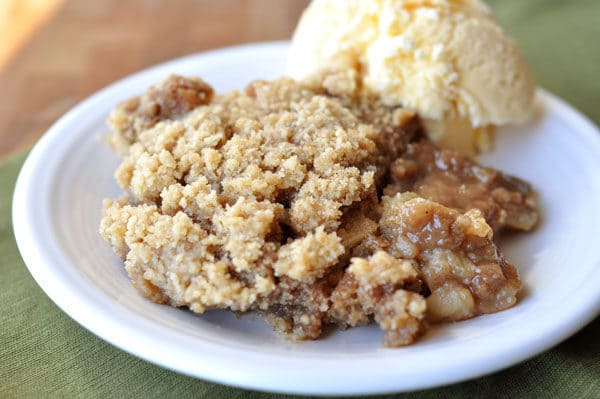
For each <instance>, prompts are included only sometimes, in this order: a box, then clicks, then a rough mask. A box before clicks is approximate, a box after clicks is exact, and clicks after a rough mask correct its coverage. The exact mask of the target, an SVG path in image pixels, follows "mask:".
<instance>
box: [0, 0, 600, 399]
mask: <svg viewBox="0 0 600 399" xmlns="http://www.w3.org/2000/svg"><path fill="white" fill-rule="evenodd" d="M491 4H492V6H493V7H494V9H495V10H496V12H497V14H498V18H499V19H500V21H501V22H502V24H503V25H504V27H505V28H506V30H507V31H509V32H510V33H511V34H513V35H514V36H516V37H517V38H518V39H519V41H520V43H521V44H522V47H523V48H524V50H525V52H526V54H527V55H528V57H529V59H530V61H531V64H532V65H533V67H534V69H535V71H536V74H537V77H538V81H539V83H540V84H541V85H542V86H544V87H546V88H548V89H550V90H551V91H553V92H555V93H556V94H558V95H559V96H561V97H563V98H565V99H566V100H567V101H569V102H570V103H572V104H573V105H575V106H576V107H577V108H579V109H580V110H582V111H583V112H584V113H586V114H587V115H588V116H589V117H591V118H592V119H593V120H594V121H595V122H596V124H599V123H600V0H496V1H492V2H491ZM225 28H226V27H224V29H225ZM598 155H599V156H600V154H598ZM23 159H24V155H20V156H17V157H14V158H12V159H9V160H7V161H4V162H2V163H1V164H0V276H1V277H0V398H5V397H19V398H20V397H36V398H37V397H40V398H41V397H86V398H87V397H99V398H106V397H115V398H121V397H144V398H146V397H182V398H184V397H185V398H187V397H206V398H241V397H244V398H246V397H251V398H254V397H268V398H280V397H285V395H274V394H261V393H257V392H249V391H244V390H239V389H234V388H229V387H225V386H221V385H217V384H213V383H209V382H205V381H201V380H195V379H192V378H188V377H184V376H181V375H178V374H176V373H173V372H171V371H167V370H163V369H161V368H159V367H156V366H153V365H151V364H149V363H146V362H144V361H142V360H139V359H137V358H134V357H133V356H130V355H128V354H126V353H125V352H122V351H120V350H118V349H116V348H114V347H112V346H111V345H109V344H107V343H105V342H104V341H102V340H100V339H99V338H96V337H95V336H94V335H92V334H91V333H89V332H88V331H86V330H84V329H83V328H81V327H80V326H79V325H77V324H76V323H75V322H74V321H72V320H71V319H70V318H69V317H68V316H66V315H65V314H64V313H62V312H61V311H60V310H59V309H58V308H57V307H56V306H55V305H54V304H53V303H52V302H51V301H50V300H49V299H48V298H47V297H46V296H45V294H44V293H43V292H42V290H41V289H40V288H39V287H38V286H37V285H36V283H35V282H34V281H33V279H32V278H31V276H30V275H29V272H28V271H27V269H26V268H25V265H24V264H23V261H22V260H21V257H20V256H19V253H18V251H17V247H16V245H15V241H14V238H13V233H12V227H11V220H10V208H11V195H12V188H13V185H14V181H15V179H16V175H17V172H18V169H19V167H20V165H21V164H22V162H23ZM599 178H600V177H599ZM590 250H597V249H596V248H593V249H590ZM598 288H599V289H600V285H599V287H598ZM324 378H327V376H324ZM455 396H456V397H463V396H464V397H484V396H485V397H511V398H537V397H544V398H545V397H549V398H569V399H570V398H600V318H598V319H596V320H595V321H594V322H592V323H591V324H590V325H588V326H587V327H586V328H585V329H584V330H583V331H581V332H580V333H578V334H577V335H575V336H574V337H573V338H571V339H569V340H568V341H566V342H565V343H563V344H561V345H559V346H558V347H556V348H554V349H552V350H550V351H549V352H546V353H544V354H542V355H540V356H538V357H536V358H534V359H532V360H529V361H527V362H525V363H522V364H520V365H518V366H515V367H512V368H510V369H508V370H505V371H501V372H499V373H496V374H494V375H491V376H488V377H484V378H480V379H477V380H474V381H469V382H465V383H462V384H457V385H452V386H449V387H444V388H439V389H434V390H429V391H424V392H417V393H412V394H405V395H397V397H400V398H446V397H455Z"/></svg>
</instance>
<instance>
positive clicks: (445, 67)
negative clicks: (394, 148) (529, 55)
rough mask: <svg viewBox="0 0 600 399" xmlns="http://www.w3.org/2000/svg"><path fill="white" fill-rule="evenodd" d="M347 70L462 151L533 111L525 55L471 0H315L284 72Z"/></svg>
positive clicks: (301, 75)
mask: <svg viewBox="0 0 600 399" xmlns="http://www.w3.org/2000/svg"><path fill="white" fill-rule="evenodd" d="M348 68H351V69H354V70H356V71H357V72H358V73H359V75H360V76H361V78H362V84H363V86H364V88H365V89H367V90H370V91H373V92H375V93H377V94H379V95H380V96H381V98H382V100H383V101H384V102H385V103H386V104H389V105H403V106H405V107H407V108H410V109H413V110H415V111H417V112H418V113H419V114H420V116H421V117H422V118H423V119H424V123H425V126H426V128H427V129H428V131H429V133H430V135H431V136H432V138H433V139H434V140H436V141H438V142H442V143H444V144H450V145H454V146H455V147H459V149H462V150H464V151H466V152H472V151H471V150H472V149H473V148H469V146H471V147H473V145H475V146H478V147H480V149H481V147H486V145H487V144H489V143H490V132H491V130H492V128H493V126H495V125H504V124H508V123H518V122H523V121H525V120H526V119H528V118H529V116H530V114H531V112H532V108H533V97H534V92H535V83H534V79H533V76H532V73H531V71H530V69H529V67H528V65H527V62H526V60H525V58H524V56H523V55H522V53H521V51H520V50H519V47H518V46H517V44H516V43H515V41H513V40H512V39H511V38H509V37H508V36H507V35H505V34H504V32H503V31H502V29H501V28H500V27H499V26H498V24H497V23H496V21H495V19H494V17H493V15H492V13H491V11H490V9H489V8H488V7H487V6H486V5H485V4H483V3H482V2H480V1H478V0H344V1H340V0H313V1H312V3H311V4H310V6H309V7H308V8H307V9H306V10H305V12H304V14H303V16H302V18H301V19H300V22H299V24H298V26H297V28H296V32H295V33H294V37H293V40H292V47H291V51H290V57H289V64H288V72H289V73H290V75H291V76H292V77H295V78H297V79H307V78H310V77H311V76H313V75H315V74H317V73H319V72H320V71H322V70H331V69H348Z"/></svg>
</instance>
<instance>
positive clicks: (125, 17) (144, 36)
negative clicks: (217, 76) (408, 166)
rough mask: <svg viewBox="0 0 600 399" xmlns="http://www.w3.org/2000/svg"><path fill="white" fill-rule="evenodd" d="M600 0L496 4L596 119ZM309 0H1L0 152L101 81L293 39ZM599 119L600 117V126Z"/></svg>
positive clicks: (559, 87)
mask: <svg viewBox="0 0 600 399" xmlns="http://www.w3.org/2000/svg"><path fill="white" fill-rule="evenodd" d="M599 1H600V0H569V1H565V0H488V3H490V5H491V6H492V8H494V10H495V11H496V13H497V17H498V19H499V21H500V23H501V25H502V26H503V27H504V28H505V30H506V31H508V32H509V33H510V34H511V35H513V36H515V37H516V38H517V40H518V41H519V43H520V44H521V46H522V47H523V50H524V51H525V53H526V55H527V56H528V58H529V60H530V62H531V64H532V66H533V69H534V71H535V73H536V76H537V79H538V82H539V83H540V84H541V85H542V86H544V87H547V88H548V89H550V90H551V91H554V92H555V93H556V94H558V95H560V96H563V97H565V99H566V100H567V101H569V102H571V103H572V104H573V105H575V106H576V107H578V108H579V109H581V110H582V111H583V112H584V113H587V114H588V115H590V116H592V115H594V114H596V115H597V111H596V108H597V104H600V90H598V89H597V87H598V85H597V84H595V83H592V82H596V81H598V78H597V73H598V66H599V65H600V46H599V45H598V39H600V34H599V28H598V26H600V23H599V21H600V15H597V13H594V12H586V11H585V10H588V9H591V10H598V7H597V5H598V4H597V3H598V2H599ZM308 3H309V0H0V38H1V40H0V88H1V90H2V96H0V157H2V156H5V155H8V154H11V153H15V152H17V151H20V150H22V149H24V148H28V147H29V146H30V145H31V144H32V143H33V142H34V141H35V140H37V138H39V136H40V135H41V134H42V133H43V132H44V131H45V130H46V129H47V128H48V127H49V126H50V125H51V124H52V122H54V121H55V120H56V119H57V118H58V117H59V116H60V115H62V114H63V113H64V112H66V111H67V110H68V109H69V108H70V107H72V106H73V105H74V104H75V103H77V102H78V101H80V100H81V99H83V98H85V97H86V96H88V95H90V94H91V93H93V92H94V91H96V90H98V89H100V88H101V87H103V86H105V85H107V84H109V83H111V82H113V81H115V80H117V79H119V78H122V77H124V76H126V75H128V74H130V73H132V72H135V71H137V70H139V69H142V68H145V67H148V66H150V65H153V64H156V63H159V62H161V61H165V60H168V59H171V58H174V57H177V56H181V55H185V54H189V53H194V52H198V51H203V50H206V49H210V48H216V47H223V46H228V45H233V44H239V43H246V42H255V41H264V40H279V39H287V38H289V37H290V35H291V33H292V31H293V29H294V26H295V24H296V21H297V19H298V17H299V15H300V13H301V12H302V9H303V8H304V7H306V5H307V4H308ZM598 122H599V121H598V120H596V123H598Z"/></svg>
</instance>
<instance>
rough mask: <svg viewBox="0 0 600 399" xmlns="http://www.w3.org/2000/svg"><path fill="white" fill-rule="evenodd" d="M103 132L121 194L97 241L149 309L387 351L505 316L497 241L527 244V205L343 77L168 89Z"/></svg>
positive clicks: (509, 293) (507, 180)
mask: <svg viewBox="0 0 600 399" xmlns="http://www.w3.org/2000/svg"><path fill="white" fill-rule="evenodd" d="M109 124H110V127H111V130H112V134H111V136H110V142H111V144H112V146H113V147H114V148H115V149H116V151H117V152H118V154H119V155H120V156H121V157H122V162H121V165H120V166H119V167H118V169H117V171H116V174H115V177H116V179H117V181H118V183H119V184H120V185H121V186H122V187H123V189H124V190H125V191H126V193H127V195H126V196H124V197H122V198H120V199H116V200H105V202H104V209H103V216H102V221H101V226H100V232H101V234H102V236H103V237H104V238H105V239H106V240H107V241H108V242H109V243H110V244H111V245H112V247H113V248H114V251H115V252H116V253H117V254H118V255H119V256H121V258H122V259H123V261H124V265H125V269H126V270H127V273H128V274H129V276H130V277H131V281H132V283H133V285H134V286H135V287H136V288H137V289H138V290H139V291H140V292H141V293H142V294H143V295H144V296H145V297H147V298H148V299H150V300H152V301H154V302H157V303H162V304H169V305H171V306H177V307H187V308H189V309H190V310H192V311H194V312H197V313H203V312H205V311H207V310H211V309H229V310H231V311H234V312H246V311H256V312H258V313H260V314H261V315H263V316H264V318H265V320H266V321H267V322H268V323H270V324H271V325H272V327H273V328H274V329H275V330H276V331H277V332H279V333H281V334H282V335H284V336H286V337H288V338H291V339H296V340H301V339H316V338H318V337H319V336H320V335H321V334H322V332H323V329H324V327H325V326H326V325H337V326H340V327H342V328H347V327H352V326H357V325H364V324H367V323H371V322H373V321H374V322H376V323H377V324H378V325H379V326H380V327H381V329H382V330H384V332H385V333H384V334H385V335H384V338H383V342H384V344H385V345H386V346H389V347H396V346H401V345H407V344H410V343H412V342H413V341H414V340H415V339H417V338H418V337H419V336H420V335H421V334H422V333H423V332H425V331H426V329H427V325H428V324H429V323H436V322H445V321H455V320H462V319H466V318H470V317H474V316H477V315H480V314H484V313H491V312H496V311H499V310H503V309H506V308H508V307H510V306H512V305H514V304H515V303H516V301H517V294H518V292H519V290H520V288H521V284H520V280H519V277H518V274H517V271H516V269H515V267H514V266H513V265H511V264H510V263H508V262H507V261H506V260H505V259H504V257H503V256H502V254H501V253H500V252H499V250H498V247H497V246H496V244H495V242H494V238H495V237H496V236H497V235H498V234H500V233H502V232H503V231H505V230H524V231H528V230H530V229H532V228H533V227H534V225H535V224H536V222H537V217H538V216H537V211H536V197H535V193H534V191H533V190H532V189H531V187H530V186H529V185H528V184H527V183H525V182H523V181H522V180H519V179H518V178H515V177H511V176H506V175H504V174H502V173H500V172H498V171H495V170H492V169H489V168H485V167H482V166H480V165H477V164H476V163H475V162H473V161H471V160H469V159H467V158H465V157H463V156H461V155H460V154H458V153H456V152H453V151H451V150H446V149H440V148H437V147H436V146H435V145H434V144H432V143H431V142H429V141H428V140H427V139H426V138H425V135H424V134H423V131H422V128H421V125H420V121H419V118H418V116H417V115H415V114H414V113H413V112H410V111H407V110H405V109H403V108H399V107H389V106H386V105H384V104H383V103H381V102H380V101H379V100H378V99H377V98H376V97H373V96H370V95H368V94H365V93H364V91H363V90H361V88H360V87H359V80H358V79H356V77H355V76H354V75H353V74H352V73H331V74H328V75H324V76H323V77H322V78H321V79H319V80H318V81H311V82H304V83H300V82H296V81H294V80H292V79H288V78H282V79H279V80H275V81H269V82H267V81H256V82H253V83H251V84H249V85H248V86H247V87H246V89H245V91H244V92H237V91H235V92H232V93H229V94H225V95H216V94H215V93H214V91H213V89H212V88H211V87H210V86H209V85H208V84H207V83H205V82H204V81H202V80H201V79H198V78H184V77H180V76H171V77H169V78H168V79H166V80H165V81H163V82H162V83H160V84H158V85H156V86H153V87H151V88H149V89H148V90H147V91H146V92H145V93H143V94H142V95H141V96H139V97H135V98H133V99H130V100H128V101H126V102H124V103H122V104H120V105H119V106H118V107H117V108H116V109H115V110H114V111H113V112H112V113H111V115H110V117H109Z"/></svg>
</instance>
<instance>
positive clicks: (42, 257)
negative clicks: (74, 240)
mask: <svg viewBox="0 0 600 399" xmlns="http://www.w3.org/2000/svg"><path fill="white" fill-rule="evenodd" d="M288 46H289V42H288V41H275V42H258V43H249V44H244V45H238V46H231V47H225V48H220V49H215V50H210V51H206V52H199V53H195V54H190V55H186V56H183V57H179V58H176V59H173V60H170V61H166V62H163V63H160V64H158V65H155V66H152V67H149V68H146V69H143V70H141V71H139V72H136V73H134V74H131V75H129V76H126V77H124V78H122V79H120V80H118V81H116V82H114V83H112V84H111V85H109V86H107V87H105V88H103V89H101V90H99V91H98V92H96V93H94V94H92V95H91V96H89V97H87V98H86V99H84V100H83V101H81V102H80V103H78V104H77V105H76V106H74V107H73V108H71V109H70V110H69V111H68V112H67V113H65V114H64V115H63V116H62V117H61V118H60V119H58V120H57V121H56V122H55V123H54V124H53V125H52V126H51V127H50V128H49V129H48V130H47V131H46V133H45V134H44V135H43V136H42V138H41V139H40V140H39V141H38V142H37V143H36V145H35V146H34V148H33V149H32V150H31V152H30V153H29V154H28V156H27V159H26V161H25V163H24V164H23V166H22V168H21V171H20V172H19V175H18V178H17V182H16V185H15V191H14V194H13V208H12V223H13V230H14V234H15V238H16V242H17V246H18V248H19V251H20V253H21V256H22V258H23V260H24V262H25V265H26V266H27V268H28V270H29V272H30V273H31V275H32V276H33V278H34V279H35V281H36V282H37V284H38V285H39V286H40V287H41V288H42V290H43V291H44V292H45V293H46V295H48V297H49V298H50V299H51V300H52V301H53V302H54V303H55V304H57V305H58V307H59V308H60V309H61V310H62V311H63V312H65V313H66V314H67V315H69V317H71V318H72V319H73V320H75V321H76V322H77V323H78V324H80V325H81V326H83V327H84V328H85V329H87V330H88V331H90V332H92V333H93V334H94V335H96V336H98V337H100V338H101V339H103V340H104V341H106V342H108V343H110V344H111V345H113V346H116V347H117V348H119V349H121V350H124V351H126V352H128V353H130V354H132V355H134V356H136V357H140V358H142V359H144V360H146V361H149V362H151V363H153V364H155V365H158V366H161V367H163V368H167V369H170V370H173V371H176V372H179V373H182V374H185V375H188V376H192V377H196V378H202V379H206V380H210V381H213V382H217V383H221V384H226V385H232V386H236V387H240V388H246V389H258V390H262V391H270V392H285V393H293V394H320V395H339V394H344V395H361V394H385V393H392V392H403V391H411V390H418V389H427V388H433V387H437V386H441V385H446V384H449V383H454V382H459V381H464V380H467V379H472V378H476V377H480V376H482V375H486V374H489V373H492V372H496V371H499V370H501V369H504V368H507V367H509V366H512V365H514V364H517V363H520V362H522V361H524V360H526V359H528V358H531V357H533V356H535V355H537V354H539V353H541V352H543V351H545V350H547V349H549V348H551V347H553V346H555V345H557V344H558V343H560V342H562V341H563V340H565V339H567V338H568V337H570V336H571V335H573V334H575V333H576V332H577V331H579V330H580V329H581V328H582V327H584V326H585V325H586V324H587V323H589V322H590V321H591V320H592V319H593V318H595V317H596V316H597V314H598V313H600V292H598V294H597V295H596V297H595V302H596V303H595V304H594V303H589V306H588V308H587V309H586V310H585V311H583V310H582V311H581V312H580V314H577V315H576V316H577V317H573V318H572V320H570V321H571V323H570V327H569V328H562V329H559V328H557V329H556V331H553V332H552V334H550V338H548V334H546V337H547V338H546V339H545V340H544V341H543V343H537V345H530V346H529V347H528V350H523V351H521V352H520V353H519V354H517V355H515V354H512V355H510V356H508V355H506V356H504V357H503V358H502V359H499V360H498V361H496V362H494V363H493V366H491V365H489V364H485V362H484V363H481V362H479V363H477V362H475V364H471V367H464V368H463V369H462V370H461V372H453V373H452V372H451V373H448V374H447V375H445V376H442V377H441V378H439V376H438V378H432V379H430V380H429V381H427V383H425V384H423V383H417V384H415V383H413V384H412V385H411V384H403V385H402V384H400V385H402V386H397V387H395V388H394V387H393V386H391V385H388V386H386V387H380V385H378V384H375V385H373V384H371V385H370V386H368V384H367V385H364V386H363V387H361V388H356V387H352V386H348V387H344V386H342V387H338V389H335V387H331V386H328V387H324V388H320V387H319V386H317V385H316V384H314V382H313V384H312V385H311V387H310V388H307V387H306V386H304V387H303V386H300V387H297V386H292V387H289V386H288V387H284V386H283V385H282V383H281V382H279V383H278V382H275V384H271V385H269V384H265V383H264V381H259V380H260V379H256V380H253V379H251V378H248V376H244V375H243V373H239V372H238V373H234V372H232V371H231V370H226V372H223V371H221V372H215V370H214V369H212V368H210V367H209V368H207V367H204V370H200V371H199V370H195V371H191V370H190V369H189V368H186V367H185V366H183V367H182V366H181V365H176V364H171V363H170V362H169V361H164V358H161V354H162V355H165V353H163V352H164V350H162V352H161V351H159V352H157V353H159V355H158V356H157V355H151V354H148V353H145V352H144V351H143V350H142V349H140V347H143V345H145V344H155V343H154V342H153V340H152V338H146V339H145V340H141V341H143V342H137V343H136V342H131V341H132V340H131V339H128V340H125V341H124V340H123V339H122V336H123V332H130V331H129V328H130V327H131V325H132V323H131V320H115V319H114V317H111V315H107V314H106V313H108V312H107V310H106V309H104V314H102V315H101V316H102V317H90V316H89V315H86V314H89V313H90V310H97V308H95V307H94V306H92V305H90V304H89V303H88V302H86V300H81V296H80V295H75V292H76V291H70V288H72V285H71V284H73V281H71V282H70V283H69V282H68V281H62V280H61V279H60V278H58V277H56V276H53V275H52V263H53V259H52V258H51V257H49V256H48V255H49V253H48V251H49V250H48V249H45V250H42V249H40V247H39V246H38V243H36V242H35V239H34V235H35V230H36V228H39V226H36V225H35V221H32V220H31V215H30V210H29V209H28V207H27V204H28V202H29V198H28V194H29V193H30V191H31V187H30V186H31V184H32V183H33V181H32V180H31V176H32V175H33V174H34V172H35V168H36V166H37V167H39V165H37V164H36V162H38V163H39V161H40V159H43V156H44V154H45V153H46V152H47V151H48V148H49V145H50V144H51V143H52V140H53V139H55V138H56V137H58V136H59V135H60V134H64V133H62V132H64V129H65V127H68V124H69V123H70V121H72V120H73V119H74V118H76V117H77V116H78V115H80V114H82V113H85V112H86V111H87V110H88V109H89V108H92V107H93V105H94V103H96V102H98V101H100V100H101V99H102V98H104V97H105V96H106V94H108V93H110V91H112V90H114V88H116V87H120V86H122V85H128V84H131V83H132V82H133V81H135V80H137V79H144V77H145V76H147V75H148V74H150V73H154V72H157V71H159V70H163V69H166V68H169V67H171V66H172V65H176V64H180V63H185V62H186V61H189V60H193V59H197V58H198V57H206V58H211V57H219V56H223V55H226V54H230V53H235V52H254V51H256V50H261V51H283V48H285V49H287V47H288ZM538 93H539V96H540V97H541V98H542V99H543V101H544V102H547V103H548V104H549V105H550V108H551V109H552V110H558V111H557V112H558V113H560V114H562V115H566V118H567V119H568V120H569V121H570V122H572V123H574V124H576V125H577V126H578V128H577V131H578V134H584V132H585V135H587V136H588V137H587V139H590V140H595V145H597V146H598V148H600V131H599V130H598V128H597V127H596V126H595V125H594V123H593V122H592V121H591V120H590V119H588V118H587V117H586V116H585V115H583V114H581V113H580V112H579V111H577V110H576V109H574V108H573V107H571V106H570V105H568V104H567V103H566V102H564V101H563V100H561V99H559V98H558V97H557V96H555V95H553V94H551V93H549V92H548V91H546V90H544V89H541V88H538ZM598 266H600V264H599V265H598ZM73 279H76V276H74V277H73ZM93 294H94V293H87V295H88V297H87V300H90V298H92V299H94V300H98V298H95V297H92V295H93ZM78 301H79V302H78ZM73 302H74V303H73ZM96 316H97V314H96ZM117 319H119V317H117ZM120 319H123V317H120ZM121 322H122V324H121ZM136 322H139V323H141V324H142V325H144V326H145V327H147V328H149V329H150V331H152V325H151V324H152V323H150V322H148V321H147V320H145V319H143V318H141V316H140V317H139V320H137V321H136ZM104 323H107V324H108V325H110V327H106V326H103V325H102V324H104ZM133 324H135V323H133ZM573 326H575V327H573ZM110 329H113V330H114V331H112V332H111V331H108V330H110ZM117 331H118V332H117ZM161 333H162V332H161ZM174 336H176V335H174ZM136 339H137V340H139V337H136ZM146 341H147V342H146ZM530 344H531V343H530ZM136 348H137V349H136ZM163 349H164V348H163ZM232 352H235V351H232ZM210 355H211V356H213V357H214V356H215V355H217V356H221V355H220V354H219V353H217V354H214V353H213V354H210ZM263 380H264V379H263ZM392 385H394V384H392ZM396 385H399V384H396Z"/></svg>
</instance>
